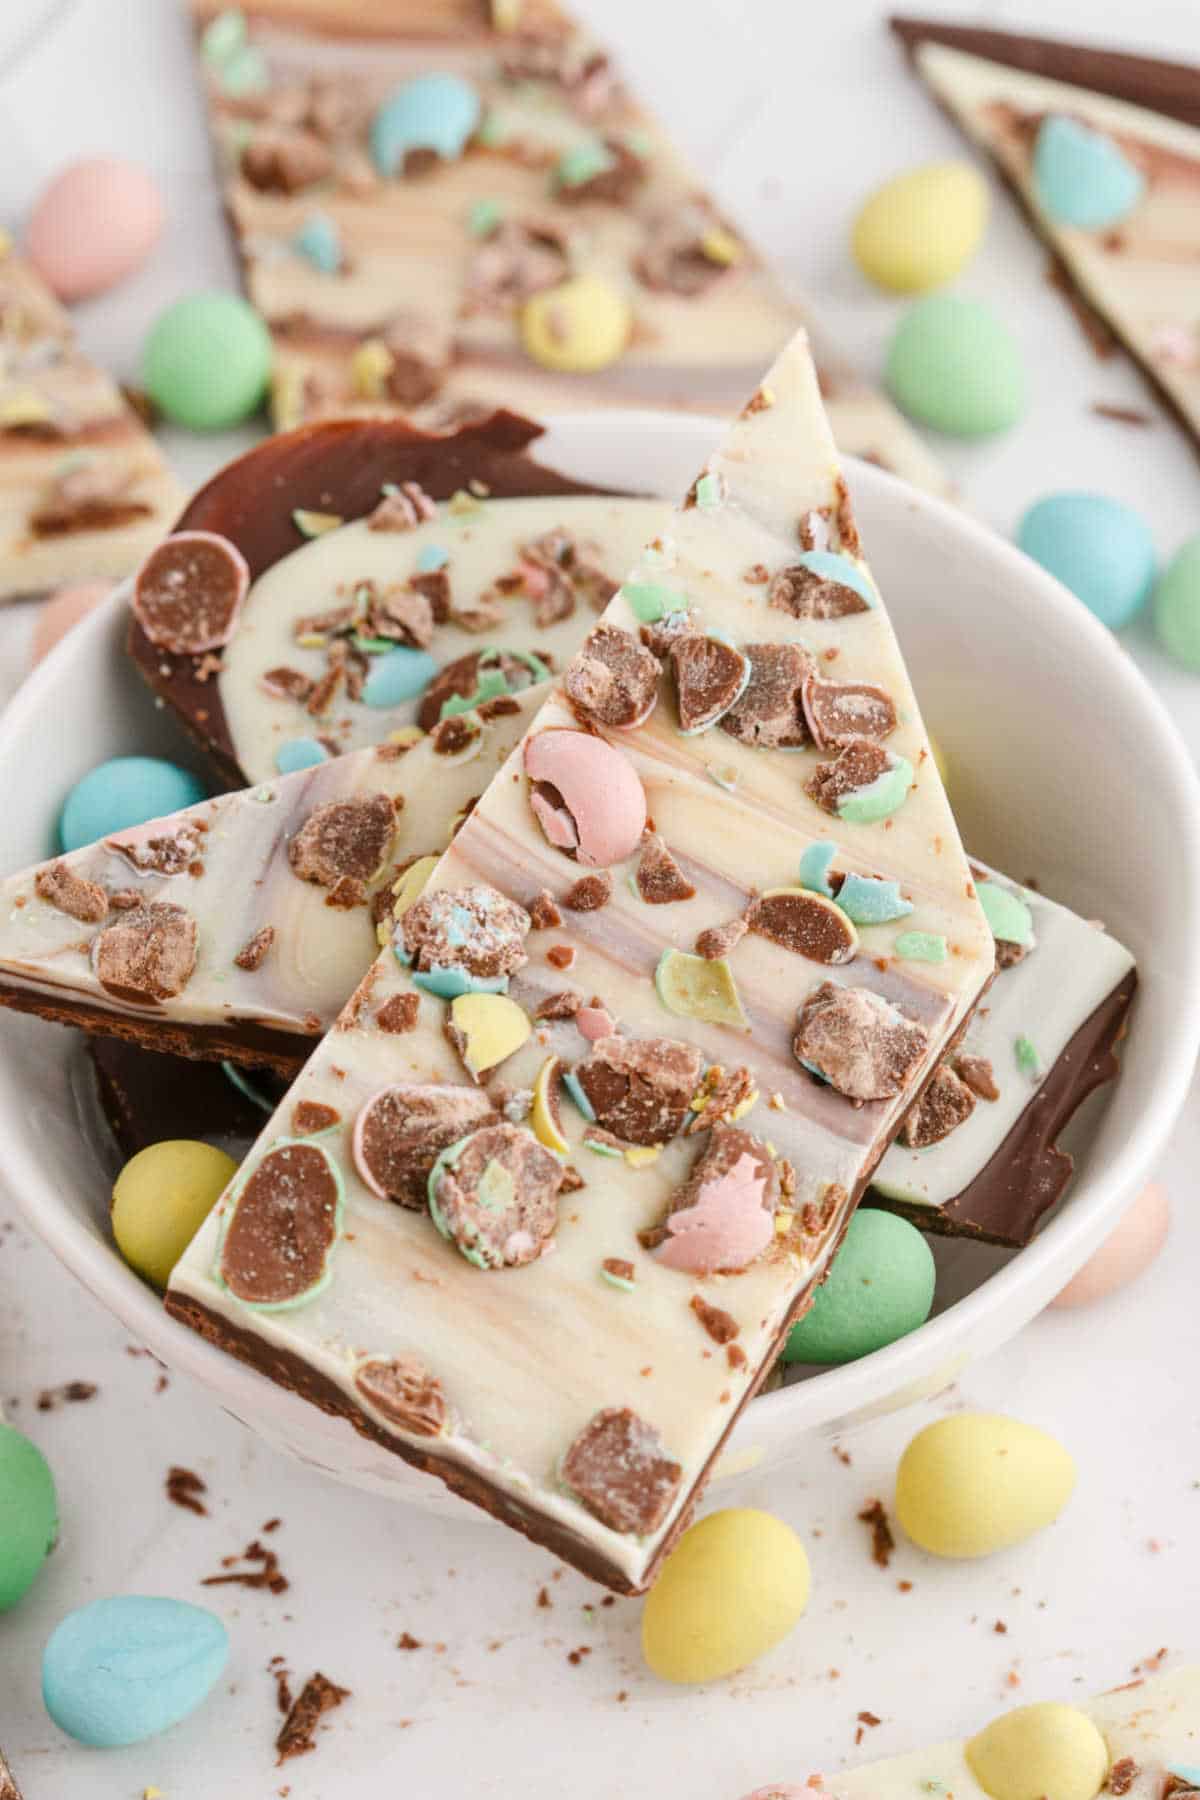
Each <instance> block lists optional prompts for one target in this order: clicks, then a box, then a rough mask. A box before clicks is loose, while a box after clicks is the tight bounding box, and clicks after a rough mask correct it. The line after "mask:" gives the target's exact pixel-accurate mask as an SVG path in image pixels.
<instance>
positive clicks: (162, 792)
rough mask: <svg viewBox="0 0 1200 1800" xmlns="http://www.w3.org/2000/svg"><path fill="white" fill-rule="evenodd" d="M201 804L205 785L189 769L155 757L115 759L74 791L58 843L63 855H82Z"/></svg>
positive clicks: (65, 809)
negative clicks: (114, 835) (116, 835)
mask: <svg viewBox="0 0 1200 1800" xmlns="http://www.w3.org/2000/svg"><path fill="white" fill-rule="evenodd" d="M203 798H204V787H203V785H202V784H201V783H200V782H199V781H197V779H196V777H195V776H194V775H193V774H192V773H191V772H190V770H188V769H181V768H179V767H178V766H177V764H175V763H169V762H164V761H163V760H162V759H161V758H160V757H157V756H114V757H113V759H112V761H111V762H105V763H101V764H100V765H99V767H98V768H95V769H92V770H91V771H90V772H89V773H88V774H87V775H85V776H84V778H83V780H82V781H78V782H76V784H75V786H74V787H73V788H72V789H71V791H70V793H69V794H68V795H67V798H66V800H65V802H64V804H63V809H62V812H61V813H60V814H59V820H58V840H59V843H60V844H61V846H62V848H63V849H64V850H78V849H79V848H80V847H81V846H82V845H84V844H94V843H95V842H96V840H97V839H98V838H103V837H109V836H110V835H111V834H112V833H113V832H114V831H128V829H129V827H130V826H131V825H145V824H146V822H147V820H149V819H161V818H162V816H163V814H164V813H173V812H178V811H179V809H180V808H181V807H183V806H195V804H196V802H197V801H198V800H203Z"/></svg>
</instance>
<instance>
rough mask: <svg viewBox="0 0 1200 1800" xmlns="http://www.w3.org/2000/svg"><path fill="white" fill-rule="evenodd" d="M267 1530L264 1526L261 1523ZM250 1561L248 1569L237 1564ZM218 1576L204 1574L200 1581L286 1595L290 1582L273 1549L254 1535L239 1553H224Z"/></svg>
mask: <svg viewBox="0 0 1200 1800" xmlns="http://www.w3.org/2000/svg"><path fill="white" fill-rule="evenodd" d="M263 1530H264V1531H266V1530H267V1527H266V1526H264V1527H263ZM240 1562H246V1563H249V1564H250V1567H249V1568H248V1569H239V1568H238V1567H237V1565H238V1563H240ZM221 1568H222V1569H223V1570H224V1571H225V1573H224V1574H221V1575H206V1576H205V1577H204V1580H203V1581H202V1582H201V1583H200V1586H201V1587H243V1588H249V1589H250V1590H251V1592H252V1593H253V1592H266V1593H268V1594H286V1593H287V1590H288V1588H289V1587H290V1586H291V1585H292V1584H291V1582H290V1581H289V1580H288V1578H287V1576H286V1575H285V1574H284V1573H283V1570H282V1569H281V1568H280V1566H279V1557H278V1555H277V1554H276V1552H275V1551H274V1550H271V1549H268V1547H267V1546H266V1545H265V1544H260V1543H259V1541H258V1539H257V1538H255V1539H254V1541H253V1542H252V1543H249V1544H247V1545H246V1548H245V1549H244V1550H243V1551H242V1552H241V1554H240V1555H239V1556H223V1557H222V1558H221Z"/></svg>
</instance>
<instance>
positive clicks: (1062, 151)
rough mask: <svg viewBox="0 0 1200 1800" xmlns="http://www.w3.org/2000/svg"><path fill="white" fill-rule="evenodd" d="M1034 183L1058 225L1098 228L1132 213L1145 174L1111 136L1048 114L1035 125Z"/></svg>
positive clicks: (1077, 121)
mask: <svg viewBox="0 0 1200 1800" xmlns="http://www.w3.org/2000/svg"><path fill="white" fill-rule="evenodd" d="M1033 185H1034V191H1035V192H1036V194H1037V197H1038V202H1039V204H1040V205H1041V207H1042V210H1043V211H1044V212H1046V213H1048V214H1049V216H1050V218H1051V219H1053V220H1054V222H1055V224H1056V225H1076V226H1078V227H1079V228H1080V229H1081V230H1083V231H1102V230H1103V229H1104V228H1105V227H1106V226H1109V225H1115V224H1117V223H1118V221H1119V220H1121V219H1123V218H1125V216H1126V215H1127V214H1128V213H1131V212H1132V211H1133V209H1134V207H1135V206H1136V205H1137V203H1138V201H1139V200H1140V199H1141V197H1142V195H1143V194H1144V193H1145V191H1146V178H1145V176H1144V175H1143V174H1142V172H1141V170H1140V169H1139V168H1137V166H1136V165H1135V164H1134V163H1131V162H1130V160H1129V158H1128V157H1127V156H1126V155H1125V154H1124V152H1123V151H1122V149H1121V148H1120V146H1119V145H1118V144H1115V143H1114V142H1113V140H1112V138H1110V137H1105V136H1104V134H1103V132H1099V131H1092V130H1091V129H1090V128H1089V127H1088V126H1087V125H1081V124H1080V122H1079V120H1078V119H1065V118H1060V117H1059V116H1058V115H1056V114H1051V116H1050V117H1049V118H1047V119H1043V120H1042V123H1041V126H1040V127H1039V129H1038V134H1037V143H1036V144H1035V145H1034V150H1033Z"/></svg>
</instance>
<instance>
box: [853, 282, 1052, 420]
mask: <svg viewBox="0 0 1200 1800" xmlns="http://www.w3.org/2000/svg"><path fill="white" fill-rule="evenodd" d="M885 374H886V380H887V386H888V390H889V392H890V393H891V396H892V398H893V399H894V400H895V401H896V403H897V405H898V406H900V407H901V408H902V410H903V411H904V412H906V413H907V414H908V416H909V418H911V419H916V420H918V421H919V422H920V423H921V424H922V425H931V426H932V427H933V429H934V430H935V431H944V432H946V433H948V434H949V435H950V436H951V437H962V438H977V437H990V436H991V434H992V433H993V432H997V431H1007V430H1008V428H1009V426H1011V425H1015V424H1016V422H1017V420H1018V419H1019V418H1020V417H1021V415H1022V413H1023V412H1024V411H1025V399H1026V395H1025V370H1024V367H1023V365H1022V362H1021V353H1020V351H1019V350H1018V348H1017V344H1016V340H1015V339H1014V338H1013V336H1012V334H1011V332H1010V331H1009V329H1008V327H1007V326H1006V325H1005V324H1004V322H1003V321H1002V320H1001V319H999V318H998V317H997V316H996V314H995V313H994V312H993V311H992V309H991V308H990V307H989V306H984V305H983V304H982V302H981V301H978V300H966V299H963V298H962V296H961V295H957V294H934V295H932V296H931V297H930V298H929V299H928V300H921V301H919V302H918V304H917V305H916V306H914V307H912V308H910V310H909V311H908V312H907V313H905V315H904V317H903V318H902V319H901V321H900V323H899V325H898V326H897V327H896V330H895V332H894V334H893V336H892V341H891V345H890V347H889V349H888V354H887V366H886V371H885Z"/></svg>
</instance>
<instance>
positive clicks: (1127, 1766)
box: [1108, 1756, 1141, 1794]
mask: <svg viewBox="0 0 1200 1800" xmlns="http://www.w3.org/2000/svg"><path fill="white" fill-rule="evenodd" d="M1140 1774H1141V1770H1140V1769H1139V1768H1138V1766H1137V1764H1136V1763H1135V1762H1134V1760H1133V1758H1132V1756H1123V1757H1122V1758H1121V1760H1120V1761H1119V1762H1115V1763H1114V1764H1113V1766H1112V1768H1111V1769H1110V1770H1109V1772H1108V1792H1109V1793H1110V1794H1127V1793H1128V1792H1129V1790H1130V1788H1131V1787H1132V1786H1133V1784H1134V1782H1135V1781H1136V1780H1137V1778H1138V1776H1139V1775H1140Z"/></svg>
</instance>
